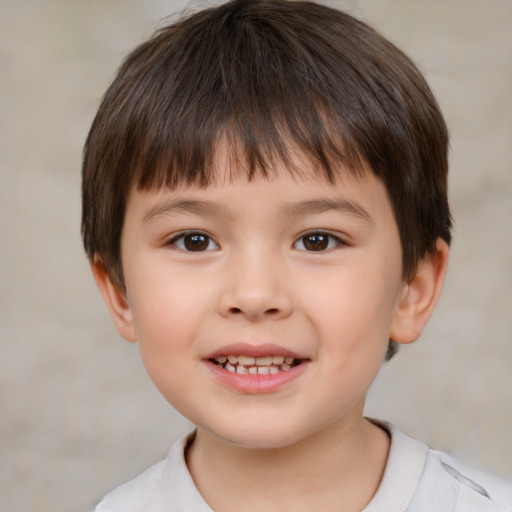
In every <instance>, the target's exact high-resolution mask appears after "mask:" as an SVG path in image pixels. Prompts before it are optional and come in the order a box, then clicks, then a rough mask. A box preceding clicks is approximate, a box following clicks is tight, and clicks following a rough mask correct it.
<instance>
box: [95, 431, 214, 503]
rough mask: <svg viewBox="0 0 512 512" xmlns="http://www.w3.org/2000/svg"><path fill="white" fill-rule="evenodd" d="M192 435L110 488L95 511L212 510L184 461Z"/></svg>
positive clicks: (177, 442)
mask: <svg viewBox="0 0 512 512" xmlns="http://www.w3.org/2000/svg"><path fill="white" fill-rule="evenodd" d="M193 435H194V433H192V434H188V435H185V436H183V437H181V438H180V439H178V441H176V443H175V444H174V445H173V447H172V448H171V451H170V452H169V455H168V456H167V458H166V459H165V460H163V461H161V462H159V463H157V464H155V465H154V466H151V467H150V468H149V469H147V470H146V471H144V473H142V474H141V475H139V476H138V477H137V478H135V479H133V480H131V481H129V482H127V483H125V484H123V485H120V486H119V487H116V488H115V489H114V490H112V491H111V492H109V493H108V494H107V495H106V496H105V497H104V498H103V499H102V500H101V502H100V503H99V504H98V505H97V507H96V508H95V509H94V512H169V511H172V512H180V511H183V512H190V511H194V512H212V511H211V508H210V507H209V506H208V505H207V504H206V502H205V501H204V500H203V498H202V496H201V495H200V493H199V491H198V490H197V488H196V486H195V485H194V482H193V480H192V476H191V475H190V473H189V471H188V468H187V464H186V462H185V456H184V452H185V448H186V446H187V444H188V442H189V439H190V438H191V436H193Z"/></svg>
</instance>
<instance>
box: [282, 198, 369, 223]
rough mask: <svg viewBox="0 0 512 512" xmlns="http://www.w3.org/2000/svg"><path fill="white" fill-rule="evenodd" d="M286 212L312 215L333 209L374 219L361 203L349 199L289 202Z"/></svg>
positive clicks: (366, 218) (285, 207) (285, 208)
mask: <svg viewBox="0 0 512 512" xmlns="http://www.w3.org/2000/svg"><path fill="white" fill-rule="evenodd" d="M283 210H284V212H283V213H285V214H287V215H291V216H301V215H311V214H315V213H323V212H327V211H331V210H336V211H341V212H344V213H348V214H350V215H354V216H356V217H360V218H362V219H364V220H366V221H368V222H370V223H371V224H374V220H373V219H372V217H371V216H370V214H369V213H368V212H367V211H366V210H365V209H364V208H363V207H362V206H360V205H358V204H357V203H354V202H353V201H350V200H348V199H324V198H322V199H313V200H311V201H301V202H298V203H293V204H289V205H286V206H284V207H283Z"/></svg>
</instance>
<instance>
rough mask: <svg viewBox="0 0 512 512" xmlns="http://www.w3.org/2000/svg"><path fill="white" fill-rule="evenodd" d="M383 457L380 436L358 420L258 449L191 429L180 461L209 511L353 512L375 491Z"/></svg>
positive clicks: (383, 444) (385, 448)
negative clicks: (191, 440) (192, 434)
mask: <svg viewBox="0 0 512 512" xmlns="http://www.w3.org/2000/svg"><path fill="white" fill-rule="evenodd" d="M388 451H389V438H388V436H387V434H386V433H385V432H384V431H383V430H381V429H380V428H379V427H377V426H376V425H374V424H372V423H370V422H369V421H367V420H365V419H363V418H362V417H361V416H359V417H358V418H357V419H356V420H352V421H350V422H348V423H347V422H341V421H340V422H337V423H335V424H333V425H330V426H329V427H327V428H326V429H324V430H322V431H321V432H317V433H315V434H312V435H311V436H309V437H307V438H305V439H302V440H300V441H299V442H297V443H294V444H292V445H290V446H286V447H283V448H275V449H264V450H261V449H251V448H244V447H240V446H234V445H232V444H229V443H227V442H226V441H224V440H220V439H218V438H216V437H214V436H212V435H211V434H210V433H209V432H207V431H205V430H203V429H198V431H197V435H196V438H195V441H194V443H193V444H192V446H191V447H190V450H189V452H188V455H187V463H188V466H189V469H190V472H191V474H192V478H193V479H194V482H195V483H196V485H197V487H198V489H199V491H200V492H201V494H202V495H203V497H204V498H205V500H206V501H207V503H208V504H209V505H210V506H211V507H212V508H213V509H214V510H223V511H227V512H229V511H231V510H245V511H248V512H250V511H252V510H258V511H260V510H265V511H268V512H271V511H274V510H276V511H277V510H280V511H282V510H340V511H343V512H355V511H358V512H359V511H360V510H362V509H363V508H364V507H365V506H366V505H367V504H368V503H369V502H370V501H371V499H372V497H373V496H374V494H375V492H376V491H377V488H378V486H379V483H380V481H381V478H382V474H383V472H384V468H385V465H386V460H387V454H388ZM255 491H257V492H255Z"/></svg>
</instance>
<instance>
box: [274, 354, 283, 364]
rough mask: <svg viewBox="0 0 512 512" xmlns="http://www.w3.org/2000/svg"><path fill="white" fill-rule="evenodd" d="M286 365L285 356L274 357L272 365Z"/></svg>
mask: <svg viewBox="0 0 512 512" xmlns="http://www.w3.org/2000/svg"><path fill="white" fill-rule="evenodd" d="M283 363H284V356H272V364H277V365H280V364H283Z"/></svg>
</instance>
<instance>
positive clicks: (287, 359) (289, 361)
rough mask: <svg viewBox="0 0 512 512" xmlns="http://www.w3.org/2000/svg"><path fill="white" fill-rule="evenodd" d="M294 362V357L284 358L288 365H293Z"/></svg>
mask: <svg viewBox="0 0 512 512" xmlns="http://www.w3.org/2000/svg"><path fill="white" fill-rule="evenodd" d="M293 360H294V358H293V357H285V358H284V362H285V363H286V364H292V363H293Z"/></svg>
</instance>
